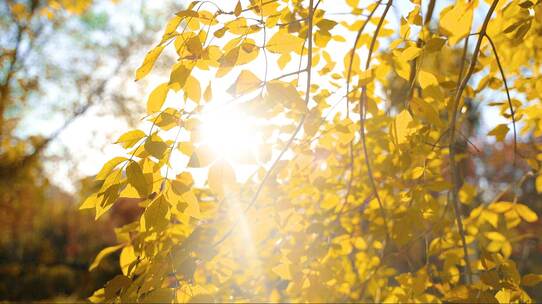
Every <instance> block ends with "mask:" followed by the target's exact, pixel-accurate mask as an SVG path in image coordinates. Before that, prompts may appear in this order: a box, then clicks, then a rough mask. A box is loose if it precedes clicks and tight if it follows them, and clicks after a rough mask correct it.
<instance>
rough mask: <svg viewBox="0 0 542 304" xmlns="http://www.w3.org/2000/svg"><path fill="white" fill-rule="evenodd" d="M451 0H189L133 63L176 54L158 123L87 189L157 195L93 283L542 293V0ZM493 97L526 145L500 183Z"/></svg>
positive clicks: (158, 290) (98, 194)
mask: <svg viewBox="0 0 542 304" xmlns="http://www.w3.org/2000/svg"><path fill="white" fill-rule="evenodd" d="M535 2H536V3H535ZM436 4H437V1H431V0H428V1H421V0H417V1H416V0H411V1H409V2H407V1H393V0H388V1H365V2H363V1H355V0H348V1H346V4H344V5H343V6H342V7H343V8H344V9H346V10H348V11H346V12H344V11H343V12H337V11H336V10H334V8H336V7H339V5H338V4H337V3H336V2H335V1H322V0H318V1H314V0H307V1H297V0H269V1H263V0H259V1H258V0H251V1H239V2H237V3H236V4H235V5H232V7H229V6H226V5H225V4H224V3H221V2H220V1H216V2H211V1H203V2H198V1H196V2H193V3H192V4H191V5H189V6H188V7H187V9H185V10H182V11H178V12H175V14H174V15H173V17H172V18H171V19H170V20H169V21H168V22H167V25H166V26H165V30H164V32H163V36H162V39H160V40H159V41H158V43H157V44H156V46H155V47H154V48H152V49H151V50H150V51H149V52H148V53H147V55H146V57H145V59H144V60H143V63H142V64H141V66H140V67H139V68H138V69H137V70H136V73H135V78H136V80H140V79H143V78H144V77H145V76H147V75H148V74H149V73H151V71H152V70H153V66H154V65H155V63H156V62H157V61H159V60H160V58H161V53H163V52H164V51H166V50H167V51H169V50H172V51H174V52H175V54H176V55H177V61H176V62H175V63H174V64H173V65H172V66H171V73H170V74H169V77H167V78H166V79H165V81H164V82H163V83H162V84H160V85H158V86H157V87H156V88H155V89H154V90H153V91H152V93H151V94H150V96H149V98H148V100H147V112H148V115H147V116H146V121H147V124H146V125H144V126H143V127H144V128H145V129H144V130H139V129H138V130H132V131H129V132H127V133H125V134H124V135H122V136H120V138H119V139H118V141H117V143H118V144H120V145H122V147H124V148H125V149H126V155H125V156H119V157H115V158H113V159H112V160H110V161H109V162H107V163H106V164H105V165H104V166H103V168H102V170H101V171H100V172H99V173H98V174H97V176H96V183H97V185H98V186H97V188H98V190H97V191H95V192H94V193H93V194H92V195H91V196H90V197H89V198H88V199H86V200H85V201H84V202H83V204H82V205H81V209H93V210H95V214H96V218H99V217H101V216H102V215H103V214H105V213H106V212H107V211H108V210H109V209H110V208H112V207H113V206H114V205H115V204H116V202H117V201H118V200H119V198H121V197H122V198H133V199H134V204H137V205H138V206H139V207H140V208H141V209H142V214H141V217H140V218H139V219H138V220H136V221H134V222H132V223H130V224H127V225H124V226H122V227H119V229H118V230H117V238H118V241H119V244H118V245H116V246H113V247H109V248H105V249H104V250H102V251H101V252H100V253H99V254H98V255H97V257H96V259H95V260H94V263H93V266H95V267H98V266H99V264H100V262H101V261H102V260H103V259H104V258H105V257H106V256H107V255H109V254H111V253H113V252H117V251H120V266H121V268H122V274H119V275H118V276H116V277H115V278H114V279H113V280H111V281H109V282H108V283H107V284H106V285H105V286H104V288H103V289H99V290H97V291H96V292H95V294H94V295H93V296H92V297H91V298H90V299H91V300H92V301H122V302H124V301H126V302H138V301H150V302H169V301H171V302H185V301H204V302H213V301H216V302H229V301H241V302H245V301H257V302H270V301H273V302H274V301H287V302H304V301H308V302H347V301H352V302H373V301H374V302H442V301H449V302H495V303H497V302H499V303H509V302H532V301H533V299H532V298H531V296H530V295H529V293H528V292H527V291H526V290H527V289H529V288H530V287H533V286H536V285H537V284H538V283H540V282H541V281H542V275H540V274H537V273H530V272H526V271H522V272H520V270H522V269H519V268H518V263H517V262H518V261H519V262H521V261H522V259H524V258H525V257H522V256H521V255H520V254H518V253H517V252H518V250H517V249H518V248H521V246H522V241H523V240H524V239H525V238H534V239H537V237H536V236H533V235H532V234H530V233H528V232H527V231H528V229H527V228H526V227H529V225H531V223H536V222H537V221H538V215H537V213H536V212H534V211H533V210H532V208H530V207H529V206H528V205H527V204H526V202H524V201H520V200H518V198H519V197H521V195H522V194H523V192H524V191H525V189H524V188H523V185H524V184H525V183H526V182H529V183H533V182H534V186H535V187H536V190H537V191H539V192H542V177H539V173H538V172H539V170H540V157H539V156H538V155H539V153H538V149H539V145H538V144H537V141H536V138H537V137H538V136H539V135H540V133H541V131H542V125H541V124H540V117H542V109H541V108H540V99H539V95H540V92H541V88H542V86H541V84H542V82H541V80H540V78H539V76H538V74H539V71H540V62H539V58H538V57H540V52H539V51H538V47H539V45H542V44H540V43H539V42H540V41H541V36H540V33H542V32H541V31H540V29H541V28H542V3H538V2H537V1H523V0H521V1H520V0H514V1H498V0H491V1H490V0H486V1H466V0H459V1H454V2H452V3H449V5H447V6H446V7H437V5H436ZM394 9H395V12H394V13H395V15H396V16H395V17H399V18H398V19H399V20H395V19H393V18H394V17H393V15H394V14H393V13H392V12H393V11H394ZM399 11H401V12H399ZM397 14H399V15H398V16H397ZM477 109H478V110H477ZM481 109H485V110H492V111H493V112H495V113H497V114H495V115H493V117H492V119H490V120H489V121H488V123H489V124H492V127H491V130H489V132H487V133H486V134H483V137H485V138H484V142H488V143H494V144H495V145H504V146H505V147H507V149H508V150H509V151H508V153H504V154H500V155H501V157H502V160H501V162H503V164H499V165H497V166H495V164H489V165H488V166H485V167H484V168H486V169H487V168H493V169H495V168H497V170H508V169H506V166H509V167H510V168H511V169H509V170H510V171H509V172H512V173H511V174H512V175H511V176H510V180H507V181H506V183H508V185H507V187H506V188H505V189H504V191H502V192H501V193H499V191H495V189H500V188H499V187H498V186H499V185H491V186H490V187H487V183H488V182H489V183H491V182H492V181H491V180H489V181H488V180H487V177H486V176H485V173H484V172H482V173H480V172H479V170H478V171H476V170H473V169H472V168H471V167H470V166H471V164H472V163H473V162H474V161H476V162H480V161H479V153H478V152H477V151H476V150H477V149H478V147H477V145H476V144H475V143H473V142H472V141H471V139H473V138H474V137H479V135H478V134H477V132H478V131H477V130H479V129H480V128H479V117H478V114H476V113H480V112H481V111H482V110H481ZM477 111H478V112H477ZM143 127H142V128H143ZM487 138H489V139H487ZM525 146H530V149H524V147H525ZM527 151H528V152H529V153H527ZM476 154H478V155H476ZM481 159H482V160H485V159H484V158H481ZM505 165H506V166H505ZM531 177H535V178H531ZM484 183H485V184H486V186H484ZM484 187H487V188H488V189H487V191H485V190H486V189H484ZM533 189H534V188H533ZM531 193H532V192H531ZM532 195H535V196H536V197H539V196H538V195H537V194H532ZM523 197H527V196H526V195H523ZM136 202H137V203H136ZM535 210H536V209H535ZM534 300H536V299H534Z"/></svg>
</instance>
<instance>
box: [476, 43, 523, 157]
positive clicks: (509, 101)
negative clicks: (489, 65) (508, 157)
mask: <svg viewBox="0 0 542 304" xmlns="http://www.w3.org/2000/svg"><path fill="white" fill-rule="evenodd" d="M484 36H485V37H486V38H487V41H489V44H490V45H491V48H492V49H493V54H495V60H496V61H497V66H498V67H499V72H500V73H501V77H502V81H503V82H504V89H505V90H506V98H507V100H508V107H509V108H510V116H511V117H512V128H513V131H514V164H515V163H516V156H517V152H518V143H517V141H518V140H517V137H518V135H517V130H516V116H515V113H516V112H515V111H514V105H513V104H512V99H511V98H510V89H509V88H508V82H507V81H506V76H505V74H504V69H503V68H502V64H501V60H500V58H499V54H498V53H497V48H496V47H495V44H494V43H493V40H492V39H491V37H489V35H488V34H487V33H484Z"/></svg>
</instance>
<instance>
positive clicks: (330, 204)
mask: <svg viewBox="0 0 542 304" xmlns="http://www.w3.org/2000/svg"><path fill="white" fill-rule="evenodd" d="M340 200H341V198H340V197H339V196H338V195H336V194H334V193H330V194H328V195H326V196H325V197H324V199H323V200H322V203H321V206H322V208H324V209H326V210H330V209H332V208H335V207H336V206H337V205H338V204H339V203H340Z"/></svg>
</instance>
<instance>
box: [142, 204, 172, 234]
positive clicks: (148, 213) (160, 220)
mask: <svg viewBox="0 0 542 304" xmlns="http://www.w3.org/2000/svg"><path fill="white" fill-rule="evenodd" d="M168 212H169V204H168V202H167V201H166V199H165V197H164V195H160V196H158V197H157V198H156V199H155V200H154V201H152V202H151V203H150V204H149V206H147V208H146V209H145V211H144V212H143V218H142V219H143V223H144V227H145V230H146V231H151V230H162V229H164V228H166V227H167V225H168V224H169V219H168V218H167V215H168Z"/></svg>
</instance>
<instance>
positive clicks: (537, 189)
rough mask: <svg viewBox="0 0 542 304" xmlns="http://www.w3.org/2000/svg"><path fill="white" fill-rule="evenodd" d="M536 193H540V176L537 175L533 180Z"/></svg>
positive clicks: (541, 180) (541, 184)
mask: <svg viewBox="0 0 542 304" xmlns="http://www.w3.org/2000/svg"><path fill="white" fill-rule="evenodd" d="M535 186H536V191H537V192H538V193H542V174H539V175H538V176H537V177H536V180H535Z"/></svg>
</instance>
